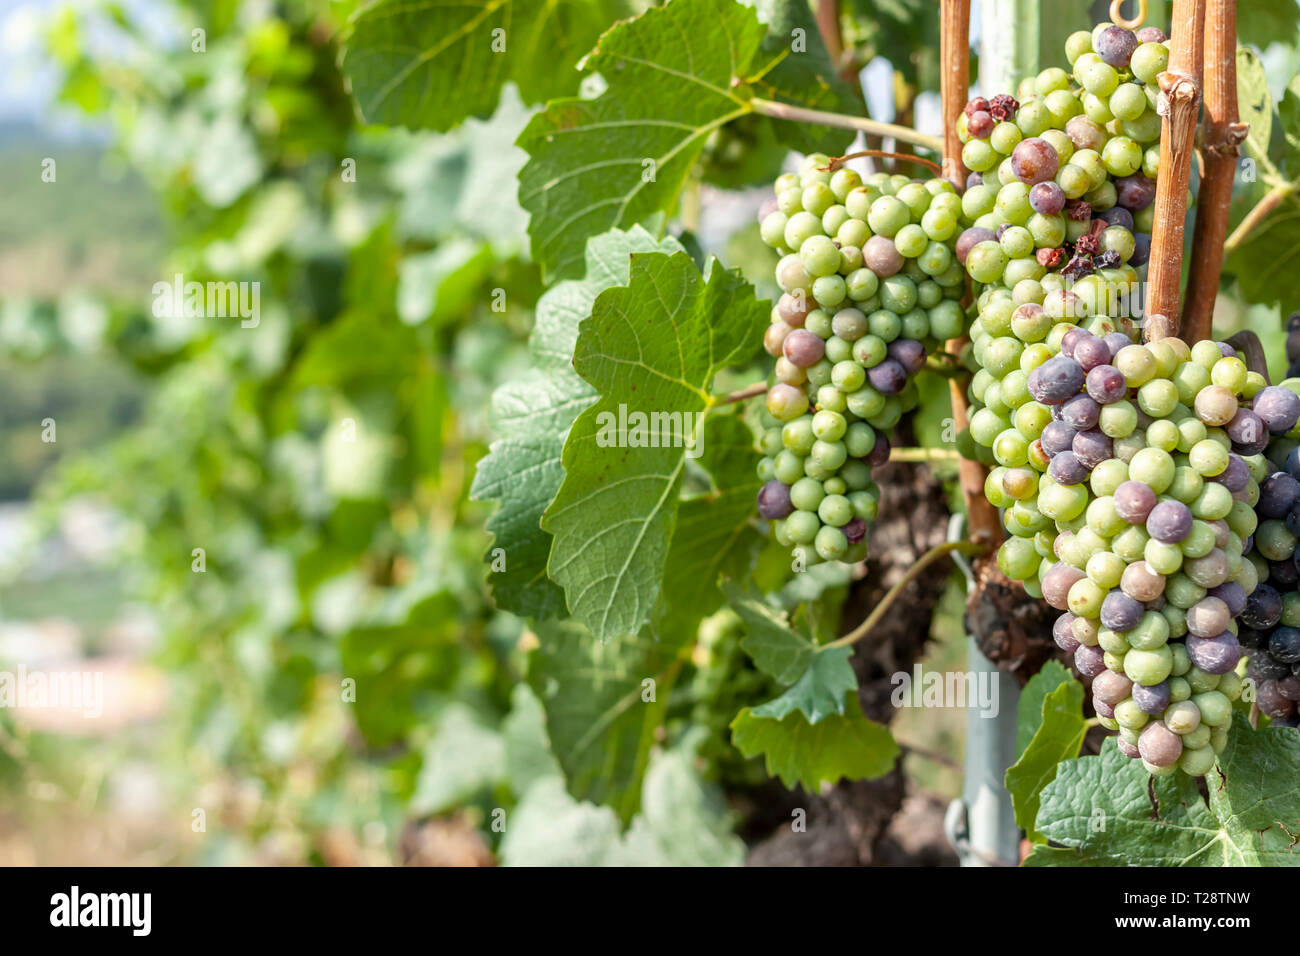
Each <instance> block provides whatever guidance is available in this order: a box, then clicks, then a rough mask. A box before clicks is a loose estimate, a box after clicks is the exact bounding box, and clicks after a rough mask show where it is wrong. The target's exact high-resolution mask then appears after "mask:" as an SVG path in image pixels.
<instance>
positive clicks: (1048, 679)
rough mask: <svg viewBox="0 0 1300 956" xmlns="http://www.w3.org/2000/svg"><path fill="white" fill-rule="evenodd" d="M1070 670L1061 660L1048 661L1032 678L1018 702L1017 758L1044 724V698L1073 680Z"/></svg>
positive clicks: (1022, 691)
mask: <svg viewBox="0 0 1300 956" xmlns="http://www.w3.org/2000/svg"><path fill="white" fill-rule="evenodd" d="M1071 679H1072V678H1071V676H1070V672H1069V671H1068V670H1066V669H1065V667H1064V666H1063V665H1062V664H1061V662H1060V661H1048V662H1047V663H1045V664H1044V665H1043V668H1042V670H1040V671H1039V672H1038V673H1037V674H1035V675H1034V676H1033V677H1032V678H1030V680H1029V683H1028V684H1026V685H1025V686H1024V689H1023V690H1021V692H1020V700H1019V701H1018V702H1017V704H1016V759H1017V760H1018V759H1020V755H1021V754H1023V753H1024V752H1025V748H1026V747H1028V746H1029V741H1031V740H1033V739H1034V734H1035V733H1037V732H1038V728H1039V727H1041V726H1042V725H1043V700H1044V699H1045V698H1046V697H1047V695H1048V694H1050V693H1051V692H1052V691H1054V690H1056V688H1058V687H1060V686H1061V685H1062V684H1064V683H1066V682H1067V681H1069V680H1071Z"/></svg>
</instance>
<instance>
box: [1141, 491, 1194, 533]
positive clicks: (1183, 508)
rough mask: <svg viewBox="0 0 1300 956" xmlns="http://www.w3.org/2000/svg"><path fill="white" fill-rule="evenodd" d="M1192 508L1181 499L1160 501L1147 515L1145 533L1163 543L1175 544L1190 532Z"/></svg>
mask: <svg viewBox="0 0 1300 956" xmlns="http://www.w3.org/2000/svg"><path fill="white" fill-rule="evenodd" d="M1192 520H1193V519H1192V509H1190V508H1188V507H1187V505H1185V504H1183V503H1182V502H1181V501H1162V502H1160V503H1159V504H1158V505H1156V506H1155V507H1154V508H1152V509H1151V513H1150V514H1149V515H1147V534H1149V535H1151V537H1153V538H1155V539H1156V540H1157V541H1163V542H1164V543H1165V544H1177V543H1178V542H1179V541H1182V540H1184V539H1185V538H1186V537H1187V536H1188V535H1189V534H1191V533H1192Z"/></svg>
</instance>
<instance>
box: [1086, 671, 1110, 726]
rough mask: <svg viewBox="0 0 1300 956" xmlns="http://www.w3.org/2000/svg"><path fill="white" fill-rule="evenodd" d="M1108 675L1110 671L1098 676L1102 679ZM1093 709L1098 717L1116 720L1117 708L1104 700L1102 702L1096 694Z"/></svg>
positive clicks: (1093, 698) (1093, 697)
mask: <svg viewBox="0 0 1300 956" xmlns="http://www.w3.org/2000/svg"><path fill="white" fill-rule="evenodd" d="M1106 673H1109V671H1105V672H1103V674H1098V675H1097V676H1098V677H1102V676H1104V674H1106ZM1092 709H1093V710H1095V711H1096V712H1097V716H1098V717H1105V718H1106V719H1108V720H1114V719H1115V708H1114V707H1112V706H1111V705H1110V704H1108V703H1106V702H1105V701H1104V700H1101V699H1100V698H1099V697H1098V696H1097V695H1096V694H1093V695H1092Z"/></svg>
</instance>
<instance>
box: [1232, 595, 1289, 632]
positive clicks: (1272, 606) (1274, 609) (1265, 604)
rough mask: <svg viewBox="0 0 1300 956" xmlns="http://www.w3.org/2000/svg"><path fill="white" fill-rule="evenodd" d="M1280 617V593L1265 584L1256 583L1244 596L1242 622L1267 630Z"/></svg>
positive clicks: (1257, 628)
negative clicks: (1244, 603)
mask: <svg viewBox="0 0 1300 956" xmlns="http://www.w3.org/2000/svg"><path fill="white" fill-rule="evenodd" d="M1281 617H1282V595H1280V594H1278V593H1277V591H1276V590H1274V589H1273V588H1271V587H1270V586H1269V585H1267V584H1259V585H1256V587H1255V590H1253V591H1251V592H1250V594H1249V596H1248V597H1247V598H1246V610H1244V611H1242V612H1241V620H1242V623H1244V624H1246V625H1248V626H1249V627H1253V628H1255V629H1256V630H1260V631H1263V630H1267V629H1268V628H1270V627H1272V626H1273V625H1274V624H1276V623H1277V622H1278V621H1279V620H1280V619H1281Z"/></svg>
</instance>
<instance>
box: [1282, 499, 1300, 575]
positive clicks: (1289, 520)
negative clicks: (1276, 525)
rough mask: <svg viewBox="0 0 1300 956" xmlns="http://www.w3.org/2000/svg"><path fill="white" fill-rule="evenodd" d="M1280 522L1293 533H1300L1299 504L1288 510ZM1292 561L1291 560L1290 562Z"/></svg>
mask: <svg viewBox="0 0 1300 956" xmlns="http://www.w3.org/2000/svg"><path fill="white" fill-rule="evenodd" d="M1282 523H1283V524H1285V525H1286V530H1288V531H1290V532H1291V533H1292V534H1294V535H1300V505H1296V506H1295V507H1293V508H1292V509H1291V510H1290V511H1288V512H1287V513H1286V517H1285V518H1283V519H1282ZM1294 563H1295V562H1292V564H1294Z"/></svg>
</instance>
